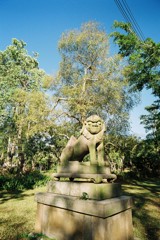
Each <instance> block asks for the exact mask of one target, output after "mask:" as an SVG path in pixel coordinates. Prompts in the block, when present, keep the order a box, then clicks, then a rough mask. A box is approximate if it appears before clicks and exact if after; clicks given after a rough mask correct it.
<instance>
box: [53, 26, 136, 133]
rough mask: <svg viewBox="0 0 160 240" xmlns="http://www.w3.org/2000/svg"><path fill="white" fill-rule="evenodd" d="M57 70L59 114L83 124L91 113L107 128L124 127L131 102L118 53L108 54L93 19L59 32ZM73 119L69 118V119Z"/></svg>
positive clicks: (105, 38) (105, 40)
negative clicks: (60, 107) (60, 109)
mask: <svg viewBox="0 0 160 240" xmlns="http://www.w3.org/2000/svg"><path fill="white" fill-rule="evenodd" d="M59 51H60V54H61V56H62V61H61V63H60V70H59V72H58V77H57V80H58V85H57V86H58V87H57V99H58V101H59V102H61V104H62V105H63V113H64V114H66V115H67V117H70V119H75V120H76V121H78V122H80V123H83V121H84V119H85V118H86V117H87V116H88V115H90V114H93V113H96V114H99V115H100V116H102V117H103V118H104V119H107V125H108V126H109V129H110V130H115V129H116V131H117V132H123V131H125V130H126V128H127V127H128V112H129V110H130V109H131V108H132V107H133V105H134V104H135V98H134V97H133V94H132V93H131V92H130V89H129V87H128V83H127V79H126V78H124V77H123V75H122V70H123V63H122V61H121V60H122V59H121V58H120V55H116V56H112V57H109V53H108V51H109V39H108V36H107V35H106V32H105V31H104V30H103V29H102V27H101V26H100V25H99V24H98V23H96V22H88V23H85V24H83V25H82V26H81V28H80V30H72V31H69V32H67V33H63V34H62V37H61V39H60V41H59ZM72 121H73V120H72Z"/></svg>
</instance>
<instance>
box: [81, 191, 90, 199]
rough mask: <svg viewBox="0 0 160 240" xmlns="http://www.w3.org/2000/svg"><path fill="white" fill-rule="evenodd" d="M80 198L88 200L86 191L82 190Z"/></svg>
mask: <svg viewBox="0 0 160 240" xmlns="http://www.w3.org/2000/svg"><path fill="white" fill-rule="evenodd" d="M80 199H82V200H88V199H89V195H88V193H86V192H83V193H82V196H81V197H80Z"/></svg>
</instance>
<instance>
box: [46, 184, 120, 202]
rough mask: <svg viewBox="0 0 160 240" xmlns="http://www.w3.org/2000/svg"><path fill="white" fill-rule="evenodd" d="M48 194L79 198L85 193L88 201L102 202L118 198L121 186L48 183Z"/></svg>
mask: <svg viewBox="0 0 160 240" xmlns="http://www.w3.org/2000/svg"><path fill="white" fill-rule="evenodd" d="M48 192H52V193H56V194H64V195H68V196H75V197H81V196H82V195H83V193H87V195H88V197H89V199H95V200H103V199H107V198H114V197H119V196H120V195H121V185H120V184H118V183H101V184H94V183H91V182H57V181H50V182H48Z"/></svg>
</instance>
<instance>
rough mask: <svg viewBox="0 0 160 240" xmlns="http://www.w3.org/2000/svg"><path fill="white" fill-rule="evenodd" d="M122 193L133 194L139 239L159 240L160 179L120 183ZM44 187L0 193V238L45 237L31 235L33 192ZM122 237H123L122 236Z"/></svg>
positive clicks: (33, 223)
mask: <svg viewBox="0 0 160 240" xmlns="http://www.w3.org/2000/svg"><path fill="white" fill-rule="evenodd" d="M122 187H123V191H124V194H125V195H130V196H133V200H134V204H133V227H134V236H135V238H137V239H139V240H159V239H160V181H158V180H157V181H152V180H149V181H143V182H142V181H141V182H138V181H131V183H129V184H123V185H122ZM44 191H46V187H39V188H36V189H33V190H26V191H21V192H15V193H8V192H6V191H1V192H0V240H15V239H17V240H26V239H41V240H42V239H48V238H46V237H45V236H43V237H42V236H39V237H37V238H33V236H32V234H30V235H29V236H28V234H29V233H32V232H34V225H35V217H36V202H35V201H34V195H35V193H36V192H44ZM122 240H123V239H122Z"/></svg>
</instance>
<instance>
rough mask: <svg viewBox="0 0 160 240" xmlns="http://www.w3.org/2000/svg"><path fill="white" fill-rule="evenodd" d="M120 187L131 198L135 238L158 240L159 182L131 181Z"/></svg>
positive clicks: (159, 234) (159, 213)
mask: <svg viewBox="0 0 160 240" xmlns="http://www.w3.org/2000/svg"><path fill="white" fill-rule="evenodd" d="M122 187H123V191H124V194H125V195H130V196H132V197H133V211H132V215H133V229H134V236H135V238H137V239H139V240H160V181H159V180H158V179H157V180H148V181H146V180H145V181H143V182H142V181H131V183H130V184H123V185H122Z"/></svg>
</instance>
